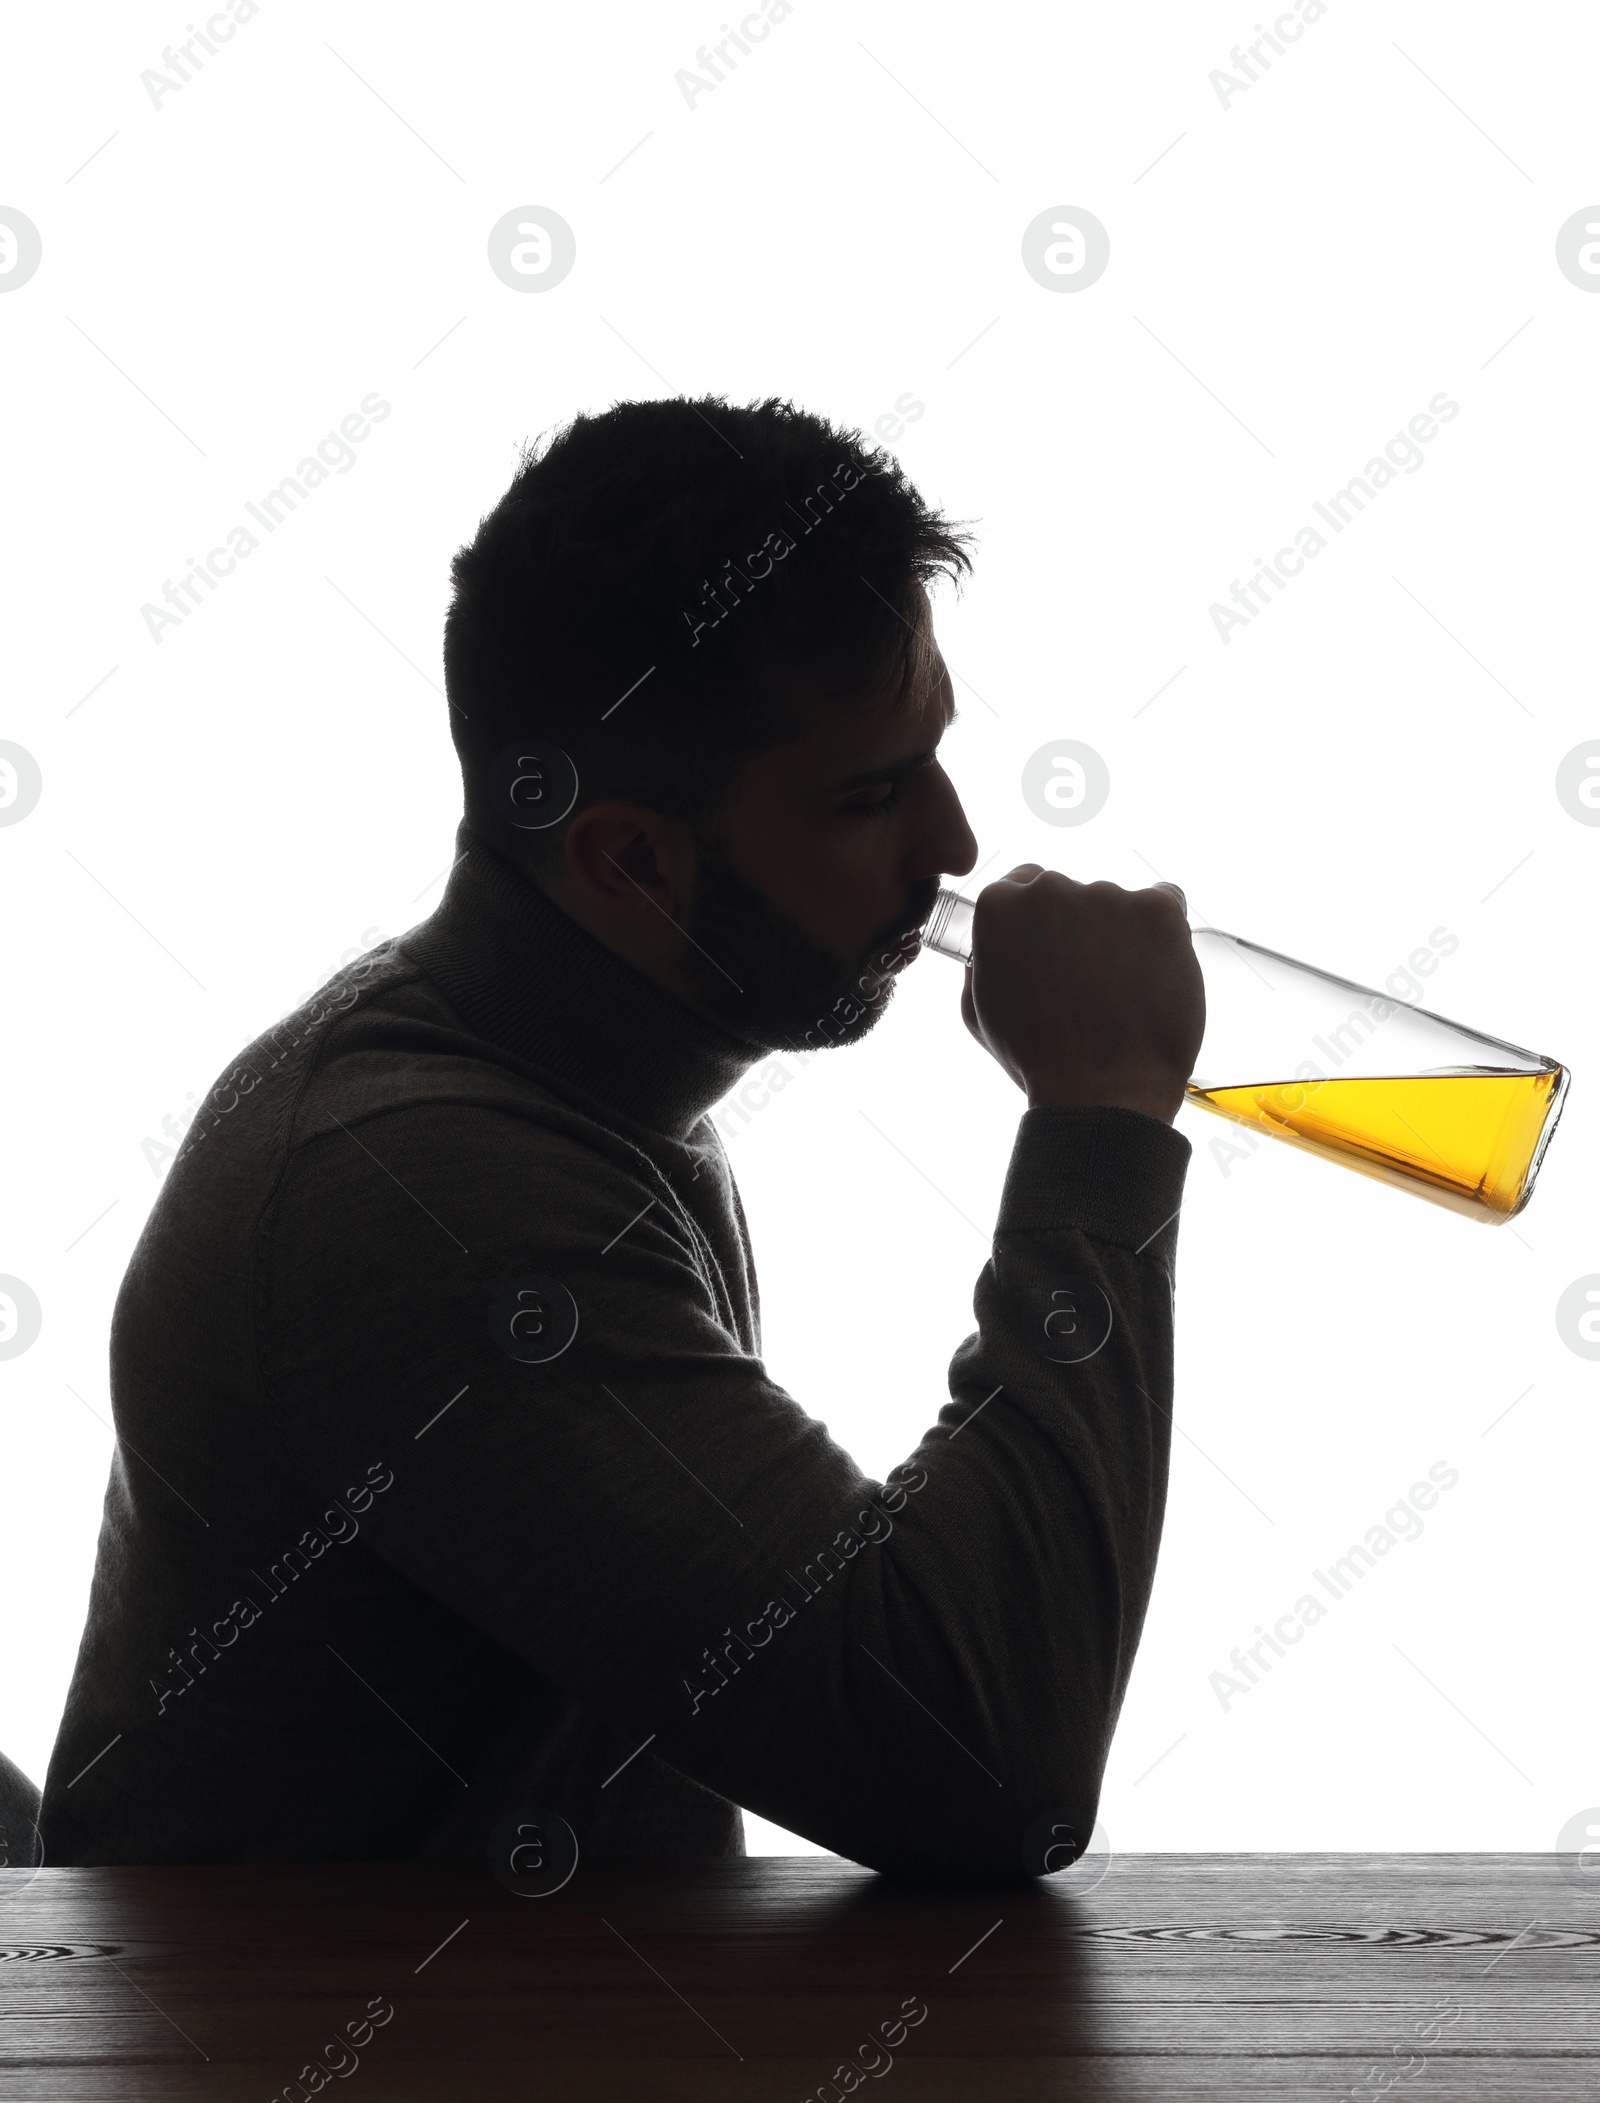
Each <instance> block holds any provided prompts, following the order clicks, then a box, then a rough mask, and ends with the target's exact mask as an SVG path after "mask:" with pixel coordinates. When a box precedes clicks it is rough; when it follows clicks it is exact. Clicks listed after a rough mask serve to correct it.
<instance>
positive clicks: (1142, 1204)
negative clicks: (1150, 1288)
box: [995, 1104, 1193, 1250]
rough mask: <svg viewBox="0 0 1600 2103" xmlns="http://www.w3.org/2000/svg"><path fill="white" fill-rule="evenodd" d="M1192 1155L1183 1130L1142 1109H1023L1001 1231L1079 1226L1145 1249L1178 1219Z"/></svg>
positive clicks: (998, 1222)
mask: <svg viewBox="0 0 1600 2103" xmlns="http://www.w3.org/2000/svg"><path fill="white" fill-rule="evenodd" d="M1192 1152H1193V1149H1192V1147H1191V1146H1190V1144H1189V1141H1188V1140H1187V1139H1186V1138H1185V1137H1184V1136H1183V1134H1182V1133H1181V1132H1179V1131H1177V1130H1175V1129H1174V1127H1173V1126H1171V1125H1169V1124H1166V1123H1164V1122H1163V1121H1162V1119H1160V1118H1159V1117H1147V1116H1146V1115H1145V1114H1144V1112H1143V1111H1142V1110H1125V1109H1122V1108H1120V1107H1114V1106H1112V1105H1110V1104H1104V1105H1100V1106H1098V1107H1095V1108H1093V1109H1060V1108H1050V1107H1043V1108H1039V1109H1036V1110H1025V1111H1024V1112H1023V1114H1022V1122H1021V1123H1020V1124H1019V1125H1018V1127H1017V1138H1016V1144H1015V1145H1014V1146H1013V1147H1012V1149H1011V1163H1010V1166H1009V1167H1008V1168H1007V1170H1006V1180H1005V1187H1004V1189H1003V1190H1002V1191H1001V1193H1000V1211H999V1215H998V1217H997V1218H996V1221H995V1232H996V1234H1008V1233H1010V1234H1017V1233H1034V1234H1037V1233H1048V1232H1049V1231H1050V1230H1051V1229H1052V1228H1060V1227H1081V1228H1082V1229H1083V1230H1084V1232H1085V1233H1088V1234H1095V1235H1098V1236H1099V1237H1100V1239H1101V1240H1102V1241H1114V1242H1117V1243H1120V1244H1121V1246H1122V1247H1124V1248H1128V1249H1135V1250H1137V1249H1142V1248H1144V1247H1145V1246H1146V1245H1147V1244H1148V1243H1150V1242H1152V1241H1154V1239H1155V1237H1156V1235H1157V1234H1159V1233H1160V1232H1161V1230H1162V1228H1163V1227H1165V1226H1166V1225H1167V1224H1168V1223H1169V1222H1170V1221H1172V1220H1174V1219H1175V1218H1176V1216H1177V1212H1178V1208H1179V1206H1180V1205H1181V1204H1182V1203H1183V1179H1184V1175H1185V1172H1186V1171H1187V1169H1188V1166H1189V1156H1190V1154H1191V1153H1192Z"/></svg>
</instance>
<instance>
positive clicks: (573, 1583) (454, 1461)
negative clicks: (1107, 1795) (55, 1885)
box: [41, 828, 1189, 1873]
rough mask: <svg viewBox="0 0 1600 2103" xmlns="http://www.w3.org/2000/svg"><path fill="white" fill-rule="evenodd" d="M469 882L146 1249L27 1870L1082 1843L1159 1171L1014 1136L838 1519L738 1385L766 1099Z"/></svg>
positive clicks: (562, 924)
mask: <svg viewBox="0 0 1600 2103" xmlns="http://www.w3.org/2000/svg"><path fill="white" fill-rule="evenodd" d="M459 844H460V847H461V849H462V850H464V859H463V860H461V862H460V863H459V864H458V866H457V868H456V870H455V871H454V872H453V874H452V877H451V881H450V885H449V887H448V890H447V893H446V898H445V901H444V903H443V905H442V906H441V908H440V910H439V912H438V913H437V914H435V915H434V917H433V918H432V919H431V920H430V921H428V922H425V923H423V925H422V926H421V927H419V928H417V929H414V930H413V931H412V933H411V934H410V935H408V936H406V937H403V938H401V939H400V940H399V941H398V942H397V943H394V944H391V945H388V946H387V947H386V948H385V949H384V950H382V951H379V952H376V953H374V955H373V956H372V957H370V958H367V959H363V960H362V961H361V963H359V964H357V965H356V966H354V967H352V969H351V971H350V972H349V973H348V974H345V975H342V977H341V980H340V981H335V982H334V984H333V986H332V987H330V988H329V989H326V996H327V997H326V998H325V999H324V1000H323V1001H322V1002H321V1004H320V1008H319V1007H318V1005H317V1004H313V1005H312V1006H311V1007H310V1008H308V1009H305V1010H302V1011H300V1013H299V1015H298V1016H296V1017H292V1018H289V1020H288V1021H287V1022H286V1023H285V1024H280V1025H279V1026H278V1028H277V1029H276V1030H275V1031H273V1032H269V1033H268V1034H267V1035H266V1036H265V1037H263V1038H261V1039H258V1040H257V1042H256V1043H255V1044H254V1045H253V1046H251V1047H250V1048H249V1050H248V1051H247V1052H246V1053H245V1054H244V1055H243V1057H242V1059H241V1061H240V1062H239V1067H238V1069H237V1070H236V1071H235V1072H234V1073H232V1074H230V1075H229V1076H228V1077H226V1078H225V1079H224V1080H223V1081H222V1082H221V1083H219V1085H218V1089H217V1090H215V1091H213V1094H212V1096H211V1097H210V1098H208V1101H207V1104H206V1105H205V1106H204V1107H203V1110H202V1113H201V1115H200V1116H198V1117H197V1118H196V1120H195V1123H194V1126H193V1127H192V1129H191V1132H190V1134H189V1136H188V1137H187V1139H186V1141H185V1144H184V1146H183V1148H182V1149H181V1151H180V1154H179V1156H178V1159H177V1161H176V1162H175V1163H174V1166H173V1168H172V1170H171V1172H170V1174H169V1177H168V1180H167V1182H166V1184H165V1186H164V1188H163V1190H162V1192H161V1195H160V1198H159V1199H158V1202H157V1204H156V1207H155V1209H154V1211H153V1212H152V1215H151V1217H150V1220H149V1222H148V1224H147V1226H146V1229H145V1232H144V1234H143V1236H142V1237H141V1240H140V1243H139V1245H138V1248H137V1249H136V1251H135V1254H134V1257H133V1259H132V1262H131V1264H130V1266H129V1270H128V1274H127V1277H126V1279H125V1280H124V1284H123V1288H122V1292H121V1295H120V1297H119V1300H118V1303H117V1308H116V1313H115V1317H114V1322H113V1330H112V1389H113V1403H114V1406H115V1411H116V1417H117V1426H118V1432H119V1437H120V1442H121V1443H120V1446H119V1450H118V1454H117V1457H116V1459H115V1461H114V1464H113V1470H112V1478H111V1482H110V1486H109V1488H108V1492H107V1504H106V1514H105V1521H104V1526H103V1530H102V1536H101V1543H100V1550H99V1561H98V1565H97V1569H96V1575H95V1584H94V1591H93V1597H92V1600H91V1607H90V1614H89V1621H88V1626H87V1628H86V1631H85V1636H84V1641H83V1647H82V1650H81V1652H80V1656H79V1661H78V1668H77V1673H76V1676H75V1678H74V1681H73V1686H72V1691H71V1695H70V1697H69V1701H68V1706H67V1712H66V1716H65V1719H64V1722H63V1726H62V1732H61V1736H60V1738H59V1740H58V1743H57V1747H56V1751H55V1754H54V1757H53V1759H52V1762H51V1767H50V1773H49V1777H48V1780H47V1783H46V1789H45V1801H44V1807H43V1813H42V1818H41V1824H42V1827H43V1831H44V1838H45V1847H46V1858H47V1859H48V1860H52V1861H55V1862H111V1861H182V1860H189V1861H208V1860H272V1859H286V1860H287V1859H298V1860H310V1859H323V1858H341V1857H342V1858H362V1857H399V1856H416V1855H466V1854H475V1853H481V1852H482V1850H483V1848H484V1846H485V1844H486V1840H487V1836H488V1834H489V1833H490V1831H491V1830H492V1829H493V1827H494V1826H495V1825H496V1824H497V1823H498V1822H499V1821H500V1819H501V1818H502V1817H504V1816H505V1815H506V1814H507V1813H509V1812H511V1811H513V1810H515V1809H518V1808H520V1807H523V1806H527V1805H539V1806H543V1807H546V1808H549V1809H552V1810H556V1811H559V1812H560V1813H561V1814H562V1815H563V1816H564V1817H565V1818H566V1819H567V1820H568V1821H569V1823H570V1824H571V1825H572V1827H573V1829H574V1831H575V1832H576V1834H577V1836H578V1840H579V1844H580V1846H581V1847H582V1848H583V1850H584V1852H585V1854H586V1855H587V1856H588V1857H590V1858H591V1859H592V1858H593V1857H594V1856H596V1855H604V1854H606V1853H633V1854H637V1853H648V1852H676V1853H697V1854H729V1853H732V1854H738V1853H741V1852H742V1849H743V1840H742V1829H741V1823H740V1820H739V1815H738V1811H737V1809H736V1808H735V1805H736V1804H737V1803H745V1804H748V1805H750V1806H751V1807H752V1808H753V1809H757V1810H760V1811H762V1812H763V1813H764V1814H765V1815H768V1816H771V1817H774V1818H776V1819H778V1820H779V1821H780V1822H782V1823H784V1824H786V1825H788V1826H790V1827H791V1828H793V1829H796V1830H800V1831H805V1832H808V1833H810V1834H811V1836H812V1837H814V1838H816V1839H817V1840H819V1841H820V1842H822V1843H823V1844H824V1845H827V1846H830V1847H834V1848H837V1849H839V1850H840V1851H841V1852H844V1853H849V1854H853V1855H856V1856H857V1857H858V1858H859V1859H861V1860H865V1861H872V1862H875V1863H879V1864H882V1865H883V1866H898V1867H911V1868H924V1867H938V1868H958V1869H977V1870H980V1871H984V1872H986V1873H994V1872H996V1871H1004V1870H1006V1869H1007V1868H1010V1869H1014V1870H1015V1871H1016V1872H1017V1873H1020V1872H1021V1870H1022V1868H1023V1866H1024V1865H1023V1860H1022V1848H1023V1842H1024V1839H1025V1836H1026V1835H1027V1834H1028V1833H1029V1832H1030V1831H1032V1830H1033V1829H1034V1828H1035V1827H1036V1826H1037V1824H1038V1822H1039V1820H1040V1819H1041V1818H1044V1819H1046V1820H1047V1821H1048V1820H1051V1819H1055V1820H1057V1821H1060V1820H1066V1821H1067V1822H1069V1823H1074V1824H1075V1825H1078V1826H1082V1828H1083V1830H1082V1832H1081V1833H1080V1834H1079V1838H1080V1840H1081V1839H1082V1838H1084V1837H1086V1835H1087V1825H1088V1824H1090V1823H1092V1820H1093V1814H1094V1803H1095V1799H1096V1796H1097V1793H1098V1787H1099V1777H1100V1772H1101V1768H1102V1766H1103V1762H1104V1757H1105V1751H1106V1747H1107V1745H1108V1743H1109V1738H1110V1732H1111V1728H1112V1725H1113V1724H1114V1721H1115V1716H1116V1711H1117V1708H1118V1706H1119V1705H1120V1701H1121V1697H1122V1691H1123V1688H1124V1686H1125V1683H1126V1676H1127V1671H1128V1669H1129V1667H1130V1665H1131V1661H1132V1657H1133V1653H1134V1649H1135V1647H1136V1644H1137V1640H1138V1635H1139V1630H1140V1626H1141V1624H1142V1620H1143V1614H1144V1608H1145V1603H1146V1600H1147V1597H1148V1592H1149V1586H1150V1582H1151V1578H1152V1575H1153V1570H1154V1562H1155V1554H1156V1546H1157V1542H1158V1539H1159V1531H1160V1517H1161V1509H1162V1501H1163V1497H1164V1491H1165V1480H1166V1465H1167V1451H1168V1446H1167V1440H1168V1416H1167V1412H1168V1410H1169V1409H1170V1404H1171V1290H1172V1276H1171V1259H1172V1248H1173V1242H1174V1237H1175V1225H1174V1216H1175V1214H1176V1211H1177V1207H1178V1203H1179V1197H1180V1193H1181V1187H1182V1178H1183V1172H1184V1167H1185V1165H1186V1162H1187V1158H1188V1153H1189V1148H1188V1143H1187V1141H1186V1140H1184V1139H1183V1138H1182V1137H1181V1136H1180V1135H1178V1134H1177V1133H1176V1132H1174V1131H1173V1130H1172V1129H1171V1128H1170V1127H1169V1126H1167V1125H1165V1124H1163V1123H1162V1122H1160V1121H1159V1120H1158V1119H1155V1118H1152V1117H1146V1116H1142V1115H1140V1114H1139V1113H1137V1112H1135V1111H1132V1110H1129V1109H1121V1108H1098V1109H1059V1110H1058V1109H1041V1110H1033V1111H1029V1112H1028V1113H1027V1114H1026V1116H1025V1117H1024V1119H1023V1128H1022V1133H1021V1134H1020V1136H1019V1142H1018V1148H1017V1151H1016V1153H1015V1154H1014V1156H1013V1161H1012V1168H1011V1174H1010V1177H1009V1178H1008V1182H1007V1189H1006V1196H1005V1199H1004V1200H1003V1203H1002V1208H1001V1219H1000V1224H999V1227H998V1229H997V1240H996V1256H995V1260H994V1261H993V1262H992V1263H991V1265H990V1266H988V1267H987V1268H986V1270H985V1272H984V1274H983V1277H982V1279H981V1280H980V1282H979V1287H978V1293H977V1297H976V1302H975V1306H976V1311H977V1313H978V1316H979V1324H980V1327H979V1331H978V1333H976V1334H975V1335H973V1336H970V1337H968V1338H967V1340H966V1341H965V1342H964V1343H963V1344H962V1345H961V1347H960V1349H959V1350H958V1351H957V1352H956V1356H955V1361H954V1363H953V1365H952V1369H951V1395H952V1398H953V1399H952V1400H951V1402H950V1403H948V1404H947V1405H946V1406H945V1408H944V1410H943V1412H942V1413H941V1418H940V1422H939V1424H938V1425H937V1426H935V1427H933V1428H932V1429H930V1431H929V1432H928V1433H927V1435H926V1436H925V1437H924V1439H923V1440H922V1441H921V1443H920V1445H919V1447H918V1449H917V1451H916V1453H915V1454H914V1455H912V1456H911V1457H910V1459H909V1460H908V1462H907V1463H906V1464H905V1465H904V1467H903V1468H902V1469H899V1470H896V1471H894V1474H893V1475H892V1476H891V1479H890V1481H889V1482H888V1483H887V1484H882V1485H880V1484H878V1483H875V1482H873V1481H871V1480H870V1479H869V1478H867V1477H865V1476H863V1475H862V1474H861V1473H860V1471H859V1470H858V1469H857V1468H856V1467H855V1465H854V1463H853V1462H852V1461H851V1460H850V1458H849V1456H848V1455H847V1454H846V1453H844V1452H843V1451H842V1450H841V1449H840V1448H839V1447H838V1446H837V1445H836V1444H834V1442H833V1441H832V1440H831V1439H830V1438H829V1436H828V1434H827V1432H826V1430H825V1428H824V1427H823V1426H822V1425H821V1424H820V1423H818V1422H817V1421H816V1420H814V1419H813V1418H811V1417H809V1416H807V1415H806V1413H805V1411H804V1410H803V1409H802V1408H801V1407H800V1406H799V1404H797V1403H796V1402H794V1401H793V1400H791V1399H790V1398H789V1397H788V1396H787V1395H785V1394H784V1393H783V1392H782V1390H781V1389H779V1388H777V1387H776V1386H775V1385H774V1384H773V1383H772V1382H771V1381H770V1380H769V1379H768V1377H767V1375H766V1372H765V1369H764V1367H763V1365H762V1363H761V1359H760V1337H759V1320H758V1303H757V1298H756V1290H755V1280H754V1273H753V1268H752V1265H751V1262H750V1252H749V1245H748V1239H747V1236H746V1234H745V1228H744V1220H743V1215H742V1212H741V1209H740V1206H739V1202H738V1197H737V1193H736V1191H735V1189H734V1187H733V1184H732V1180H731V1177H730V1175H729V1172H728V1168H727V1164H726V1160H725V1158H724V1156H723V1153H722V1149H721V1146H720V1142H719V1141H718V1139H717V1137H716V1134H715V1130H714V1127H713V1126H712V1124H711V1122H710V1120H709V1119H708V1118H707V1117H706V1115H705V1113H706V1111H707V1110H708V1109H709V1108H710V1106H711V1105H712V1104H713V1103H714V1102H716V1101H717V1100H718V1099H720V1097H721V1096H722V1095H724V1094H725V1093H726V1092H727V1090H728V1089H729V1088H730V1087H731V1086H732V1085H733V1084H734V1082H735V1081H736V1080H737V1079H738V1077H739V1075H740V1074H741V1073H742V1072H743V1071H744V1070H745V1069H746V1068H747V1067H748V1066H749V1065H750V1064H752V1063H754V1060H755V1058H756V1056H758V1054H757V1053H756V1052H755V1051H753V1050H749V1049H747V1048H746V1047H745V1046H744V1045H743V1043H742V1042H741V1041H739V1040H737V1039H735V1038H734V1037H732V1036H730V1035H728V1034H727V1033H725V1032H724V1031H722V1030H720V1029H719V1028H717V1027H716V1026H715V1025H714V1024H712V1023H711V1022H709V1021H706V1020H704V1019H702V1018H701V1017H699V1016H697V1015H695V1014H694V1013H692V1012H691V1010H690V1009H688V1008H687V1007H685V1006H684V1005H682V1004H681V1003H680V1002H678V1001H676V1000H674V999H672V998H671V997H670V996H669V995H668V994H666V993H664V992H662V991H661V990H659V989H658V988H657V987H655V986H653V985H652V984H650V983H649V981H648V980H647V979H645V978H644V977H643V976H641V975H640V974H639V973H638V972H636V971H634V970H633V969H632V968H631V967H629V966H628V965H627V964H625V963H623V962H622V961H621V960H620V959H619V958H617V957H615V956H613V955H612V954H611V953H610V952H609V951H608V950H606V949H605V948H604V947H603V945H601V944H599V943H598V942H596V941H595V940H594V939H593V938H592V937H591V936H589V935H587V934H586V933H584V932H583V931H582V930H581V929H580V928H578V927H577V926H576V925H575V924H573V923H572V922H570V921H568V920H567V919H566V918H565V917H564V916H563V915H562V913H561V912H560V911H559V909H558V908H557V907H555V906H554V905H553V904H552V903H551V902H550V901H549V900H548V899H546V898H545V897H543V895H542V894H541V893H540V892H539V890H538V889H537V888H536V887H535V886H534V885H533V884H532V883H531V882H530V881H529V880H528V879H527V878H526V877H524V876H523V875H521V874H520V873H519V872H518V871H517V870H515V869H514V868H513V867H512V866H511V865H510V864H509V863H508V862H506V861H505V860H504V859H503V858H502V857H501V856H500V855H498V854H497V853H496V852H495V851H494V850H493V849H491V848H490V847H488V846H487V845H486V844H485V843H484V842H483V841H482V840H481V839H480V838H478V836H477V835H475V834H474V833H472V832H470V831H468V830H466V829H465V828H464V829H463V832H462V834H461V837H460V843H459ZM1069 1281H1070V1285H1069ZM1065 1289H1070V1290H1072V1291H1075V1292H1077V1293H1078V1294H1079V1295H1080V1298H1082V1297H1084V1296H1085V1295H1087V1296H1089V1297H1091V1298H1092V1296H1093V1295H1094V1294H1096V1293H1098V1294H1100V1295H1102V1296H1103V1299H1104V1304H1105V1307H1106V1310H1107V1314H1108V1316H1109V1319H1110V1331H1109V1334H1108V1335H1106V1336H1105V1337H1104V1339H1103V1341H1102V1343H1101V1344H1100V1345H1098V1346H1097V1347H1096V1349H1095V1351H1094V1352H1093V1354H1092V1355H1090V1356H1088V1357H1084V1356H1083V1355H1082V1352H1081V1350H1075V1349H1073V1348H1071V1347H1068V1348H1066V1349H1064V1350H1063V1349H1059V1348H1055V1349H1053V1348H1052V1343H1053V1342H1057V1343H1058V1342H1059V1339H1060V1336H1061V1325H1060V1324H1059V1323H1057V1324H1056V1326H1055V1328H1054V1330H1051V1329H1048V1328H1046V1326H1045V1324H1046V1323H1047V1321H1048V1320H1049V1318H1050V1315H1051V1311H1052V1308H1055V1307H1059V1306H1060V1304H1061V1303H1060V1301H1059V1299H1053V1298H1052V1294H1054V1293H1059V1292H1060V1291H1061V1290H1065ZM1085 1304H1087V1302H1085ZM958 1433H959V1434H960V1436H959V1437H958V1436H957V1434H958ZM124 1449H126V1450H124ZM1085 1821H1087V1823H1085Z"/></svg>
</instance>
